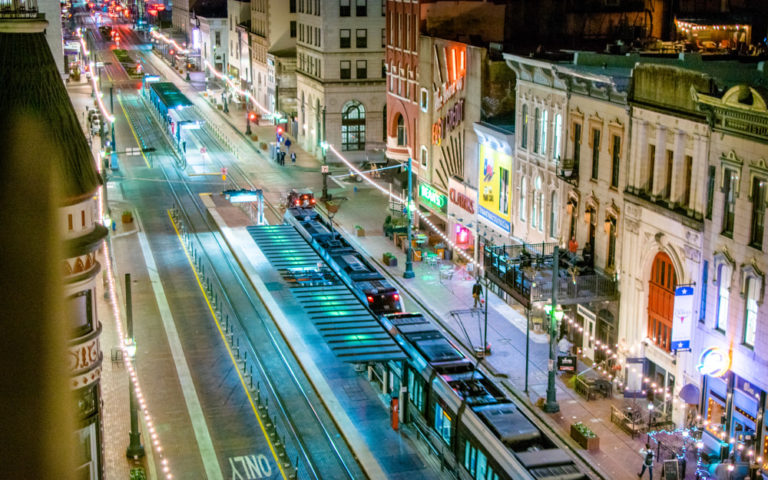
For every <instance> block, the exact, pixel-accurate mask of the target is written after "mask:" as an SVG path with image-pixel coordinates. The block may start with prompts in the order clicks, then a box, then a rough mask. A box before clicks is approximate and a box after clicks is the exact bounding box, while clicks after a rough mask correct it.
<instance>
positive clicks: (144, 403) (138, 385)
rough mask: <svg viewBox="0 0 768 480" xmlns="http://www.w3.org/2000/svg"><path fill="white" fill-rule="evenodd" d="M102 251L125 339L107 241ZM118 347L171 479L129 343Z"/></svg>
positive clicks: (112, 302)
mask: <svg viewBox="0 0 768 480" xmlns="http://www.w3.org/2000/svg"><path fill="white" fill-rule="evenodd" d="M103 253H104V261H105V264H106V265H105V266H106V269H107V279H108V281H107V283H108V289H109V303H110V306H111V307H112V316H113V318H114V319H115V326H116V328H117V335H118V338H120V339H125V338H126V337H125V332H124V330H123V324H122V321H121V318H122V316H121V312H120V307H119V305H120V304H119V302H118V300H117V290H116V286H115V272H114V269H113V266H112V261H111V256H110V251H109V246H108V242H105V243H104V248H103ZM120 349H121V350H122V352H123V363H124V365H125V368H126V370H128V375H129V376H130V378H131V384H132V385H133V390H134V392H135V393H136V400H137V401H138V402H139V407H140V409H141V413H142V414H143V415H144V423H145V424H146V426H147V431H148V433H149V438H150V441H151V442H152V448H153V449H154V450H155V452H157V455H158V457H159V458H160V467H161V470H162V471H163V475H164V476H165V479H166V480H172V479H173V474H172V473H171V468H170V465H169V464H168V459H167V458H165V454H164V451H163V446H162V444H161V443H160V437H159V435H158V434H157V430H156V428H155V422H154V420H153V419H152V415H151V414H150V413H149V406H148V405H147V400H146V399H145V398H144V393H143V391H142V389H141V383H140V382H139V377H138V375H137V374H136V369H135V368H134V366H133V361H132V360H131V354H132V352H130V351H129V344H128V342H121V343H120Z"/></svg>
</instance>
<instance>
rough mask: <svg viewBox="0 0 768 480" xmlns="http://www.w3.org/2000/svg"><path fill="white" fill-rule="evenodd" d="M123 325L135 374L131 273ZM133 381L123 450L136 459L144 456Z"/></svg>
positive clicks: (126, 348)
mask: <svg viewBox="0 0 768 480" xmlns="http://www.w3.org/2000/svg"><path fill="white" fill-rule="evenodd" d="M125 326H126V331H127V334H128V338H126V339H125V352H126V353H127V354H128V357H130V359H131V365H132V366H133V374H134V375H136V363H135V358H136V342H135V341H134V339H133V308H132V302H131V274H130V273H126V274H125ZM132 383H133V382H132V381H131V380H130V379H129V380H128V391H129V394H130V409H131V432H130V434H129V438H130V443H129V444H128V448H127V449H126V450H125V455H126V456H127V457H128V458H133V459H138V458H141V457H143V456H144V446H143V445H142V444H141V433H139V412H138V408H136V391H135V390H134V388H133V384H132Z"/></svg>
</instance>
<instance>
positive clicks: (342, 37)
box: [339, 28, 352, 48]
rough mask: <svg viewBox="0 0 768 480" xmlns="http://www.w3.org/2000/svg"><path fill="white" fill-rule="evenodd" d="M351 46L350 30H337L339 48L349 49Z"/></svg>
mask: <svg viewBox="0 0 768 480" xmlns="http://www.w3.org/2000/svg"><path fill="white" fill-rule="evenodd" d="M351 46H352V30H349V29H346V28H342V29H341V30H339V48H349V47H351Z"/></svg>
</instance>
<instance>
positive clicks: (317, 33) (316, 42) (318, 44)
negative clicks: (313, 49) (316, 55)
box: [315, 28, 320, 47]
mask: <svg viewBox="0 0 768 480" xmlns="http://www.w3.org/2000/svg"><path fill="white" fill-rule="evenodd" d="M315 45H316V46H318V47H319V46H320V29H319V28H315Z"/></svg>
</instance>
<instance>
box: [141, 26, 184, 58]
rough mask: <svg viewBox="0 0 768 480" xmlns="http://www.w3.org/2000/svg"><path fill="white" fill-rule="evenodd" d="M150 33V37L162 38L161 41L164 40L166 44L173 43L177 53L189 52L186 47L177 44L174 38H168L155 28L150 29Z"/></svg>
mask: <svg viewBox="0 0 768 480" xmlns="http://www.w3.org/2000/svg"><path fill="white" fill-rule="evenodd" d="M150 35H152V37H153V38H156V39H158V40H162V41H163V42H165V43H168V44H170V45H173V46H174V47H176V50H177V51H178V52H179V53H189V50H188V49H186V48H184V47H182V46H181V45H179V44H178V43H176V40H174V39H172V38H169V37H167V36H165V35H163V34H162V33H159V32H157V31H155V30H152V31H151V32H150Z"/></svg>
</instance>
